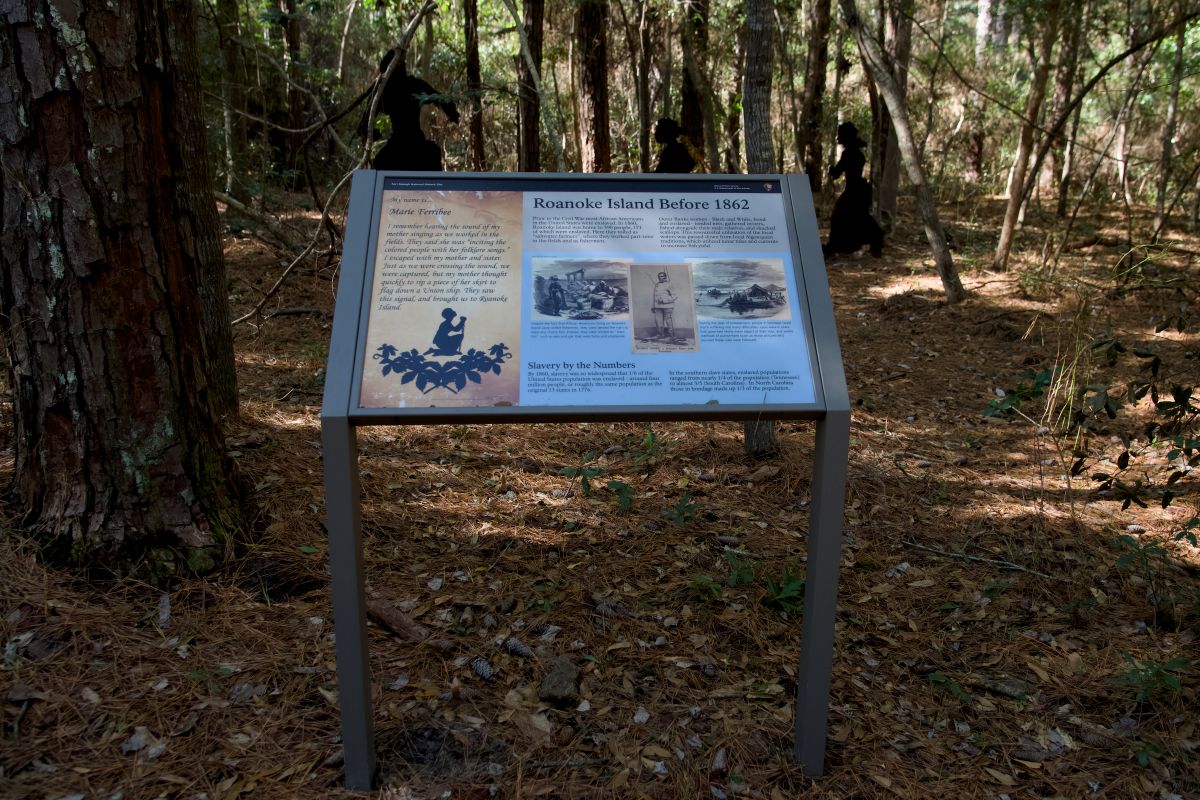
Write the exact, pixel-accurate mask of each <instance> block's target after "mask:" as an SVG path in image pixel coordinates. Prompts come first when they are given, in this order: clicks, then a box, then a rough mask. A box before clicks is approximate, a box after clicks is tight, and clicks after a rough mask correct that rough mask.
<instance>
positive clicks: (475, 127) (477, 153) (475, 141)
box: [425, 0, 487, 172]
mask: <svg viewBox="0 0 1200 800" xmlns="http://www.w3.org/2000/svg"><path fill="white" fill-rule="evenodd" d="M425 19H426V20H428V19H429V16H428V15H427V16H426V17H425ZM463 38H464V40H465V42H466V46H467V97H468V98H469V99H470V104H471V119H470V129H471V169H473V170H475V171H476V172H486V171H487V155H486V153H485V152H484V149H483V102H482V101H483V79H482V78H481V77H480V74H479V3H478V0H463Z"/></svg>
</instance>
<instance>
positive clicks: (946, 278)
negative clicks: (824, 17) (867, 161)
mask: <svg viewBox="0 0 1200 800" xmlns="http://www.w3.org/2000/svg"><path fill="white" fill-rule="evenodd" d="M838 2H839V4H840V5H841V8H842V15H843V16H844V17H845V19H846V26H847V27H848V28H849V29H850V32H851V33H852V34H854V41H855V42H856V43H857V44H858V51H859V53H860V54H861V55H862V58H863V62H864V63H866V64H867V67H868V69H869V70H870V73H871V78H872V80H874V81H875V83H876V85H877V86H878V87H879V93H880V94H881V95H882V96H883V99H884V101H885V102H886V103H887V105H888V110H889V111H890V112H891V115H892V124H893V125H895V127H896V138H897V141H898V144H899V146H900V154H901V156H902V157H903V159H904V166H905V168H906V169H907V171H908V179H909V181H910V182H911V183H912V185H913V192H914V193H915V194H916V199H917V210H918V211H919V212H920V214H921V219H922V221H923V222H924V224H925V238H926V239H928V240H929V248H930V250H931V251H932V253H933V261H934V264H935V265H936V266H937V271H938V275H939V276H940V277H941V279H942V288H943V289H944V290H945V292H946V302H947V303H958V302H961V301H962V300H963V299H964V298H965V297H966V292H965V291H964V290H963V285H962V280H961V279H960V278H959V277H958V270H957V269H955V267H954V259H953V257H951V255H950V248H949V247H947V246H946V234H945V232H944V231H943V230H942V221H941V219H940V218H939V217H938V213H937V206H936V205H935V204H934V201H933V194H932V193H931V192H930V191H929V186H928V184H926V183H925V171H924V169H923V168H922V167H921V161H920V159H919V158H918V157H917V146H916V144H915V143H914V142H913V138H912V131H911V129H910V128H909V126H908V111H907V109H905V107H904V102H903V101H902V99H901V96H900V90H899V89H898V87H897V86H896V84H895V82H894V81H892V78H891V71H890V70H889V69H888V67H887V62H886V61H885V59H884V56H883V51H882V50H881V49H880V47H879V43H878V42H876V41H875V40H874V39H872V38H871V34H870V33H869V32H868V31H867V30H866V27H865V26H864V25H863V23H862V18H861V17H860V16H859V14H858V9H857V7H856V6H855V2H854V0H838Z"/></svg>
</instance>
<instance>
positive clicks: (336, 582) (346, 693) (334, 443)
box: [321, 417, 375, 791]
mask: <svg viewBox="0 0 1200 800" xmlns="http://www.w3.org/2000/svg"><path fill="white" fill-rule="evenodd" d="M321 447H322V450H323V452H324V456H325V513H326V520H325V524H326V527H327V528H328V529H329V569H330V572H331V573H332V583H333V630H334V633H335V634H336V635H337V665H338V699H339V702H340V703H341V707H342V747H343V749H344V752H345V767H346V788H347V789H351V790H354V791H370V789H371V787H372V784H373V783H374V779H375V724H374V718H373V712H372V709H371V668H370V664H369V662H368V661H367V617H366V606H365V604H364V602H363V558H362V534H361V523H362V515H361V511H360V508H359V502H360V494H359V485H358V444H357V437H356V435H355V431H354V428H353V427H352V426H351V425H350V424H349V421H348V420H347V419H346V418H345V417H332V418H330V417H326V418H323V419H322V420H321Z"/></svg>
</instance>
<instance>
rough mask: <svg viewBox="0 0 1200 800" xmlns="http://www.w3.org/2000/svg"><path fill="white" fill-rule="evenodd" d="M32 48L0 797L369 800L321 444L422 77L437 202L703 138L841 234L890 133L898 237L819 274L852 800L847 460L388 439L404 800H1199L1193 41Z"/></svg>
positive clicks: (460, 22)
mask: <svg viewBox="0 0 1200 800" xmlns="http://www.w3.org/2000/svg"><path fill="white" fill-rule="evenodd" d="M194 12H198V15H197V14H196V13H194ZM3 13H4V16H3V27H0V101H3V102H0V160H2V163H3V177H2V179H0V189H2V190H3V201H2V203H0V215H2V216H3V223H4V224H3V227H2V228H0V266H2V267H3V269H0V325H2V328H0V338H2V339H3V342H4V346H5V350H6V355H7V358H8V369H7V370H5V371H4V372H3V374H0V413H3V414H4V416H5V418H6V419H9V420H12V421H13V425H11V426H8V425H0V482H2V483H3V484H4V485H5V486H7V487H8V492H6V494H5V496H4V498H3V500H2V501H0V531H2V535H0V641H2V642H3V652H2V656H0V696H3V698H4V703H3V705H2V706H0V796H3V797H8V796H13V797H34V796H44V797H53V798H63V799H64V800H66V798H72V799H73V800H74V798H84V797H89V798H90V797H114V798H115V797H125V798H143V797H144V798H148V799H149V798H160V797H165V798H181V799H182V798H187V800H199V799H200V798H208V800H216V798H221V800H237V798H239V797H241V798H245V797H264V798H276V797H278V798H313V800H316V799H317V798H322V799H324V798H330V797H350V796H357V795H351V794H350V793H349V792H345V791H343V785H344V782H345V777H346V776H345V774H344V771H343V760H342V759H343V756H342V750H341V738H340V731H339V713H340V707H341V703H340V698H339V695H338V691H339V684H338V680H337V674H336V668H337V665H336V662H337V658H336V653H335V639H334V636H333V630H332V629H333V625H332V624H331V621H330V620H331V614H332V609H331V606H330V592H329V572H328V559H329V550H330V548H329V532H328V530H327V529H326V527H325V526H324V523H323V520H324V514H325V507H324V496H323V491H324V487H323V481H322V466H323V465H322V458H323V452H322V444H321V417H320V413H321V399H322V392H323V389H324V371H325V369H326V362H327V359H328V342H329V332H330V325H331V320H332V307H333V296H334V292H335V290H336V286H337V282H338V274H339V257H340V252H341V247H342V240H341V239H342V236H343V232H344V227H343V226H344V225H345V214H344V212H345V202H346V187H347V186H348V183H349V181H348V176H349V174H350V171H351V170H352V169H353V168H355V167H359V166H364V165H367V164H369V163H370V160H371V157H372V155H373V154H374V153H376V152H377V151H378V150H379V149H380V148H381V147H382V146H383V144H384V142H385V141H387V140H388V137H389V136H391V135H392V133H393V131H392V130H391V129H390V124H391V123H390V119H389V117H388V115H387V114H377V115H376V116H377V119H375V120H371V121H370V123H368V117H369V116H370V115H371V112H370V110H369V109H371V108H372V107H376V108H378V105H377V97H376V96H375V95H374V94H373V92H374V90H375V89H377V88H378V86H379V80H378V79H379V77H380V70H381V63H382V61H383V59H384V56H385V54H386V53H388V52H389V50H392V49H393V48H400V49H402V50H403V51H404V53H405V58H404V64H405V67H406V70H407V72H408V73H410V74H412V75H415V76H417V77H419V78H421V79H423V80H425V81H427V82H428V84H429V86H430V88H431V89H432V90H433V91H432V92H431V93H429V95H428V96H427V97H425V98H424V99H425V100H427V101H429V102H428V104H427V105H426V107H425V109H424V110H423V111H422V112H421V113H422V117H423V119H422V125H423V129H424V135H428V136H429V138H430V139H431V140H432V141H433V142H434V143H435V144H436V146H437V148H438V149H439V150H440V151H441V154H442V159H443V163H444V166H445V168H446V169H447V170H452V171H466V170H472V171H473V170H489V171H512V170H522V171H582V172H594V171H612V172H623V171H630V172H638V171H643V172H645V171H650V170H653V169H654V168H655V166H656V164H657V160H658V155H659V150H658V144H656V143H655V142H654V140H653V137H652V133H653V130H654V127H655V123H656V121H657V120H658V119H659V118H661V117H670V118H674V119H677V120H678V121H679V122H680V124H681V127H682V129H683V131H684V135H685V137H686V141H687V147H688V149H689V151H690V152H691V153H692V154H694V156H695V158H696V160H697V161H698V162H700V163H701V164H702V166H701V167H700V169H703V170H705V171H709V172H714V173H715V172H727V173H734V172H771V171H779V172H788V173H791V172H804V173H807V174H808V175H809V177H810V180H811V181H812V184H813V187H814V189H815V190H816V199H817V204H818V212H819V216H820V223H821V227H822V230H825V229H826V226H827V223H828V220H829V214H830V210H831V208H832V206H833V204H834V198H835V197H836V196H837V194H838V192H839V191H840V190H841V187H842V183H841V182H840V181H832V180H830V179H829V177H828V173H829V168H830V165H831V164H832V163H834V161H835V159H836V158H837V157H838V148H837V147H836V146H835V140H834V136H835V130H836V127H837V125H838V124H839V123H841V122H844V121H850V122H853V123H854V124H855V125H856V126H857V128H858V130H859V132H860V133H861V135H862V136H863V138H864V139H866V140H867V145H868V146H867V148H866V152H867V156H868V160H869V165H868V171H869V175H870V177H871V181H872V185H873V197H872V207H873V213H874V214H875V216H876V218H877V219H878V220H879V221H880V222H881V223H882V224H883V225H884V227H885V228H886V230H887V233H888V235H887V244H886V247H885V248H884V251H883V254H882V257H881V258H870V257H869V256H868V255H867V254H866V253H859V254H856V255H837V256H831V257H830V258H828V259H827V264H826V266H827V268H828V269H827V271H828V274H829V278H830V281H829V284H830V290H831V293H832V299H833V303H834V308H835V312H836V314H837V327H838V333H839V337H840V340H841V347H842V353H843V356H844V359H843V360H844V365H845V370H846V375H847V383H848V385H849V390H850V396H851V402H852V404H853V411H852V421H851V438H850V455H849V463H848V487H847V494H846V506H845V518H844V539H843V547H842V551H841V564H840V572H839V580H840V587H839V593H838V604H837V614H836V616H837V619H836V626H837V635H836V644H835V650H834V664H833V677H832V697H831V703H830V706H829V740H828V746H827V749H826V768H827V769H826V774H825V776H824V777H823V778H821V779H819V780H814V779H813V777H812V776H811V775H807V774H805V773H804V772H803V771H802V770H801V769H800V768H799V767H798V765H797V764H796V763H795V761H794V760H793V759H792V757H791V746H792V741H793V733H794V727H793V726H794V724H795V720H794V718H793V699H794V697H795V696H796V693H797V691H799V690H800V689H801V688H802V687H800V686H798V680H797V669H796V664H797V658H798V653H800V652H802V648H803V644H802V643H801V642H800V641H799V629H800V625H799V623H800V620H801V618H802V615H803V613H804V607H803V603H804V597H805V587H806V577H807V569H808V564H807V562H806V558H807V555H808V547H809V542H808V533H807V526H808V524H809V519H810V512H811V507H812V496H811V494H812V478H813V476H812V443H813V437H812V430H811V426H810V425H808V424H807V423H795V422H780V423H778V424H777V426H776V430H775V433H776V434H777V436H778V439H777V441H776V442H775V443H774V446H773V447H772V448H771V450H772V452H773V456H772V457H771V458H769V459H760V458H756V457H755V456H756V454H757V453H756V448H755V447H753V446H748V445H751V444H754V443H751V442H750V441H749V440H748V439H747V438H746V436H747V433H748V431H745V430H744V429H743V428H742V426H741V425H740V424H726V423H706V424H701V423H692V422H679V423H670V422H660V423H655V424H653V425H651V424H640V423H614V424H600V423H591V424H583V423H580V424H555V425H548V424H547V425H543V424H535V425H526V426H519V427H518V426H509V425H470V426H468V425H454V426H415V425H410V426H403V427H384V426H371V427H369V428H363V429H360V430H359V431H358V434H357V435H358V458H359V466H360V467H361V479H362V501H363V502H362V511H363V523H364V524H363V537H364V547H363V559H364V570H365V572H366V575H367V595H368V603H369V607H370V615H371V622H372V624H371V626H370V628H369V637H370V643H369V651H370V653H369V657H370V666H371V672H372V676H373V683H372V685H371V701H372V703H373V705H374V719H375V722H376V726H377V729H378V731H379V739H378V751H379V756H380V759H379V763H380V768H381V769H380V773H379V776H378V784H379V786H380V788H381V796H382V797H386V798H389V799H390V800H398V798H425V797H429V798H434V797H439V798H440V797H447V796H450V797H459V796H461V797H492V796H500V797H533V796H553V797H561V796H568V795H572V796H578V797H655V798H659V797H661V798H694V797H698V796H704V797H708V796H711V797H715V798H726V797H756V798H758V797H761V798H768V797H769V798H771V800H777V799H782V798H792V797H801V796H803V797H820V798H826V797H828V798H844V797H892V796H900V797H912V798H928V797H987V798H995V797H998V796H999V797H1031V798H1033V797H1038V798H1049V797H1086V796H1098V797H1105V796H1107V797H1121V798H1124V797H1136V798H1147V799H1148V800H1149V799H1150V798H1153V800H1174V799H1175V798H1183V797H1191V796H1195V795H1197V794H1198V793H1200V773H1198V772H1197V768H1196V754H1197V750H1198V749H1200V737H1198V736H1197V733H1196V730H1197V729H1196V709H1197V708H1198V707H1200V669H1198V668H1197V663H1196V660H1195V659H1196V641H1197V637H1198V636H1200V581H1197V576H1198V575H1200V566H1198V565H1200V505H1198V503H1197V485H1198V481H1197V478H1198V477H1200V472H1198V471H1197V470H1198V468H1200V393H1198V392H1197V391H1196V375H1197V371H1196V364H1197V363H1200V346H1198V338H1197V335H1198V317H1197V313H1196V309H1197V307H1198V305H1200V280H1197V264H1198V260H1200V235H1198V233H1200V232H1198V230H1197V227H1198V215H1200V116H1198V115H1197V114H1196V108H1197V106H1198V103H1197V93H1198V91H1200V3H1197V2H1194V0H1157V1H1156V2H1144V1H1143V0H1078V1H1077V2H1071V1H1069V0H1049V2H1016V1H1015V0H968V1H964V2H958V1H956V0H955V1H952V0H944V2H928V3H916V2H910V1H909V0H878V2H876V1H875V0H871V2H867V1H866V0H837V2H834V0H804V1H803V2H801V1H800V0H796V2H782V1H780V2H771V1H770V0H748V2H746V3H732V2H720V1H718V0H673V1H668V0H572V1H571V2H565V1H564V2H551V3H547V2H543V1H542V0H526V2H521V3H518V2H517V0H500V1H499V2H495V1H494V0H446V1H443V2H433V1H432V0H428V1H427V2H423V3H417V2H391V3H382V2H362V0H346V1H345V2H340V0H339V2H337V3H326V2H320V1H318V2H311V3H303V2H299V0H277V1H274V2H260V1H259V0H254V1H253V2H242V1H241V0H206V2H204V3H199V4H193V3H190V2H181V3H166V4H142V5H136V4H129V5H120V4H113V5H110V4H103V5H102V4H100V3H98V2H91V1H90V0H88V1H87V2H83V3H80V4H73V3H54V2H46V1H45V0H27V2H25V3H23V4H16V3H13V4H9V5H7V6H6V7H5V8H4V12H3ZM396 63H397V62H393V64H392V66H393V68H394V67H395V64H396ZM9 101H11V102H9ZM450 103H453V104H454V106H455V107H456V109H457V111H458V116H459V119H458V122H457V123H454V122H452V121H451V120H452V119H453V115H451V114H446V113H443V111H442V110H439V109H445V108H446V107H448V105H449V104H450ZM370 131H374V132H373V133H369V132H370ZM214 195H215V197H214ZM214 200H215V202H214ZM761 427H763V428H765V427H767V426H765V425H764V426H761ZM758 432H759V431H755V433H756V434H757V433H758Z"/></svg>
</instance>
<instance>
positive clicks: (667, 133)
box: [654, 117, 696, 172]
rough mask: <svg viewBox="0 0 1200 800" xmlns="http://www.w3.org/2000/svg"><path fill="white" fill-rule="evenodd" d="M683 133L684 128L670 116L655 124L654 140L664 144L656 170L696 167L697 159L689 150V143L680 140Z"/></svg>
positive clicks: (681, 169)
mask: <svg viewBox="0 0 1200 800" xmlns="http://www.w3.org/2000/svg"><path fill="white" fill-rule="evenodd" d="M681 133H683V128H681V127H679V123H678V122H676V121H675V120H673V119H671V118H669V117H663V118H662V119H660V120H659V121H658V123H657V124H656V125H655V126H654V141H656V142H658V143H659V144H661V145H662V151H661V152H660V153H659V154H658V166H656V167H655V168H654V171H655V172H691V171H692V170H693V169H695V168H696V159H694V158H692V154H691V153H689V152H688V149H687V145H685V144H684V143H683V142H681V141H679V135H680V134H681Z"/></svg>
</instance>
